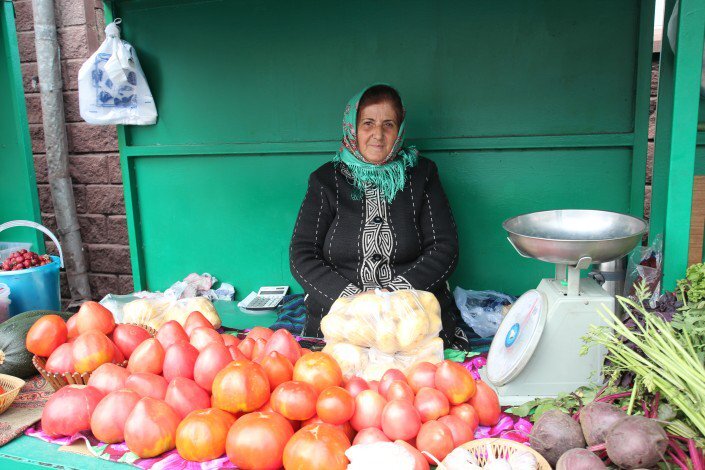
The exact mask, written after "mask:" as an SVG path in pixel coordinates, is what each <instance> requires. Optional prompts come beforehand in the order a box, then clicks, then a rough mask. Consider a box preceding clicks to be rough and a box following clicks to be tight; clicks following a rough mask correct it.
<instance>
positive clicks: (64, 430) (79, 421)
mask: <svg viewBox="0 0 705 470" xmlns="http://www.w3.org/2000/svg"><path fill="white" fill-rule="evenodd" d="M102 399H103V394H102V393H101V392H100V390H98V389H97V388H94V387H89V386H88V385H68V386H66V387H62V388H60V389H59V390H57V391H56V392H55V393H54V394H53V395H52V396H51V397H49V400H48V401H47V403H46V405H44V410H43V411H42V430H43V431H44V432H45V433H47V434H49V435H50V436H73V435H74V434H76V433H77V432H79V431H88V430H89V429H90V428H91V415H92V414H93V410H95V407H96V406H98V403H99V402H100V400H102Z"/></svg>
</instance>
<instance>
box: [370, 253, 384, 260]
mask: <svg viewBox="0 0 705 470" xmlns="http://www.w3.org/2000/svg"><path fill="white" fill-rule="evenodd" d="M381 259H382V255H380V254H379V253H375V254H374V255H372V261H375V262H377V261H379V260H381Z"/></svg>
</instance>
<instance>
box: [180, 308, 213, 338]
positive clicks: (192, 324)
mask: <svg viewBox="0 0 705 470" xmlns="http://www.w3.org/2000/svg"><path fill="white" fill-rule="evenodd" d="M196 328H210V329H214V328H213V324H212V323H211V322H209V321H208V319H207V318H206V317H204V316H203V314H202V313H201V312H199V311H198V310H194V311H193V312H191V313H189V315H188V317H187V318H186V321H185V322H184V331H185V332H186V334H187V335H188V336H189V338H190V337H191V333H192V332H193V330H195V329H196Z"/></svg>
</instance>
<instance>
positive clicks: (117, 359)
mask: <svg viewBox="0 0 705 470" xmlns="http://www.w3.org/2000/svg"><path fill="white" fill-rule="evenodd" d="M108 339H110V338H108ZM110 343H112V346H113V364H122V363H123V362H125V356H124V355H123V354H122V351H120V348H118V347H117V344H115V342H114V341H112V340H111V341H110Z"/></svg>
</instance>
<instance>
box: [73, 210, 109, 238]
mask: <svg viewBox="0 0 705 470" xmlns="http://www.w3.org/2000/svg"><path fill="white" fill-rule="evenodd" d="M78 223H79V225H80V226H81V240H82V241H83V243H110V240H108V239H107V237H108V230H107V218H106V217H105V216H104V215H101V214H97V215H96V214H91V215H81V216H79V217H78Z"/></svg>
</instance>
